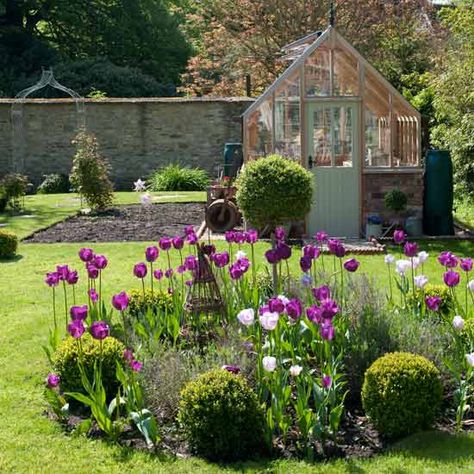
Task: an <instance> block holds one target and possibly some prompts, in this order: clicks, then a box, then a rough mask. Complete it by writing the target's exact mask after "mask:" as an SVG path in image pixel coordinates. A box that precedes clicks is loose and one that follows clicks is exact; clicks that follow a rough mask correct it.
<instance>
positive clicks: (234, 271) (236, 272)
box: [229, 263, 244, 280]
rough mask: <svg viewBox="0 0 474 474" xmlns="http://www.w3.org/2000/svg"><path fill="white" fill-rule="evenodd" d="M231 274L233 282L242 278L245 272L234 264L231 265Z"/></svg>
mask: <svg viewBox="0 0 474 474" xmlns="http://www.w3.org/2000/svg"><path fill="white" fill-rule="evenodd" d="M229 274H230V277H231V278H232V280H238V279H239V278H241V277H242V275H243V274H244V272H243V271H242V269H241V268H240V267H239V266H238V265H236V264H235V263H234V264H233V265H231V266H230V267H229Z"/></svg>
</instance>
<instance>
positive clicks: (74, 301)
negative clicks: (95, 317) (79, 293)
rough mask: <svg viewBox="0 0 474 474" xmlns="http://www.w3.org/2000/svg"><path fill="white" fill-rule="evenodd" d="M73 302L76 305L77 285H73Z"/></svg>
mask: <svg viewBox="0 0 474 474" xmlns="http://www.w3.org/2000/svg"><path fill="white" fill-rule="evenodd" d="M72 302H73V304H74V305H75V304H76V287H75V285H72Z"/></svg>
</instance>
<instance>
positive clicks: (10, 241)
mask: <svg viewBox="0 0 474 474" xmlns="http://www.w3.org/2000/svg"><path fill="white" fill-rule="evenodd" d="M17 248H18V237H17V236H16V235H15V234H14V233H13V232H9V231H8V230H0V258H8V257H13V256H14V255H15V254H16V250H17Z"/></svg>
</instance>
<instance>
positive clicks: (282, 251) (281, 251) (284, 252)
mask: <svg viewBox="0 0 474 474" xmlns="http://www.w3.org/2000/svg"><path fill="white" fill-rule="evenodd" d="M276 253H277V255H278V259H279V260H288V259H289V258H290V257H291V247H290V246H289V245H287V244H285V243H284V242H280V243H279V244H278V246H277V248H276Z"/></svg>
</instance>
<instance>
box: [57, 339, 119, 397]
mask: <svg viewBox="0 0 474 474" xmlns="http://www.w3.org/2000/svg"><path fill="white" fill-rule="evenodd" d="M80 342H81V347H82V363H83V364H84V369H85V372H86V374H87V376H88V378H89V380H90V381H91V382H92V380H93V377H94V365H95V364H99V362H100V358H101V345H100V341H98V340H96V339H93V338H92V336H91V335H90V334H84V335H83V336H82V338H81V340H80ZM124 350H125V346H124V345H123V344H122V343H121V342H120V341H119V340H118V339H115V338H114V337H107V338H106V339H104V340H103V341H102V382H103V384H104V388H105V391H106V393H107V398H108V399H111V398H113V397H114V396H115V395H116V394H117V390H118V387H119V382H118V380H117V378H116V376H115V372H116V367H117V362H121V363H123V362H124V359H123V352H124ZM78 357H79V344H78V341H77V340H76V339H73V338H72V337H67V338H66V339H65V340H64V341H63V342H62V344H61V345H60V346H59V347H58V349H57V350H56V352H55V353H54V356H53V367H54V370H55V373H57V374H58V375H59V377H60V379H61V390H62V391H63V392H81V393H85V391H84V389H83V387H82V383H81V376H80V372H79V368H78V365H77V364H78Z"/></svg>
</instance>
